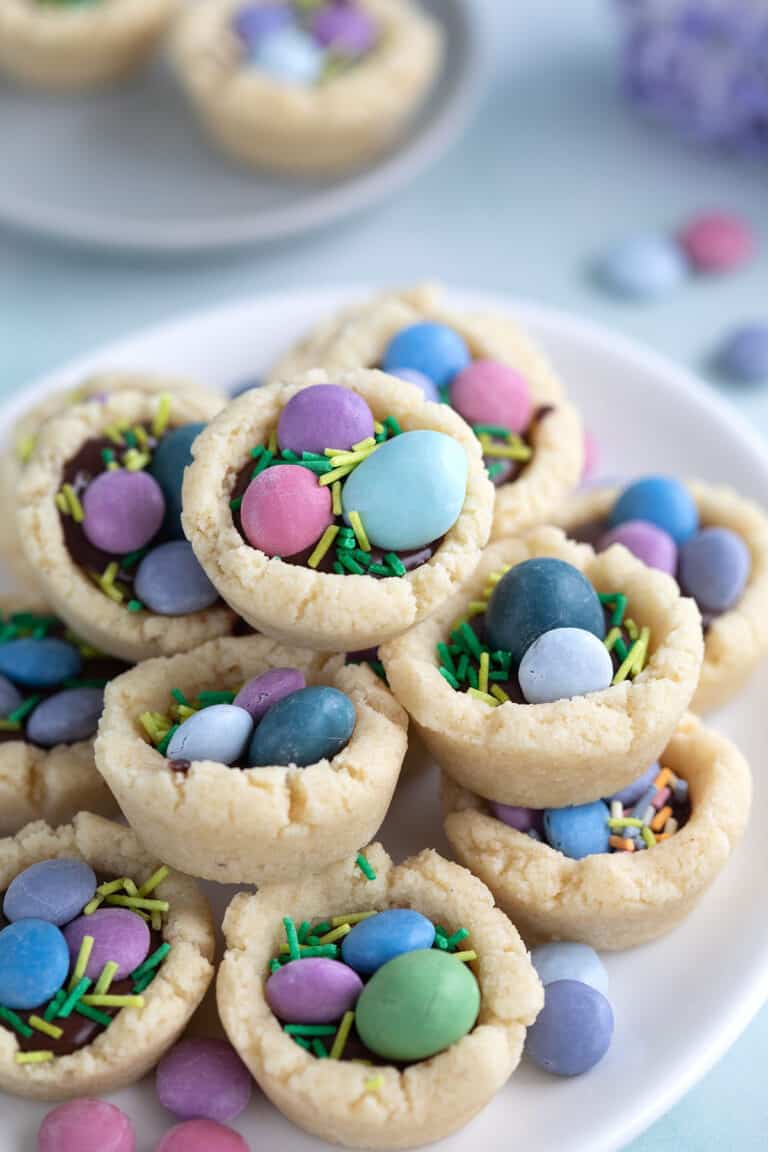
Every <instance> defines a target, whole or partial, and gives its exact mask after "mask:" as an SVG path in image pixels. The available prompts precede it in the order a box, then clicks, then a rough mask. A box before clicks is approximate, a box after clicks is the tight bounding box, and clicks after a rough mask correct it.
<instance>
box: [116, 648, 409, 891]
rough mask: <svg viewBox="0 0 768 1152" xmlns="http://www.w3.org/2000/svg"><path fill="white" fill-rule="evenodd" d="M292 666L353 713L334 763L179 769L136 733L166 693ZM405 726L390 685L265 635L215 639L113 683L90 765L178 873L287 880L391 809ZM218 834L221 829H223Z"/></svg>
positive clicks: (330, 855) (367, 831)
mask: <svg viewBox="0 0 768 1152" xmlns="http://www.w3.org/2000/svg"><path fill="white" fill-rule="evenodd" d="M282 667H292V668H299V669H300V670H301V671H302V672H303V673H304V675H305V678H306V680H307V682H308V684H328V685H331V686H332V687H334V688H338V689H340V690H341V691H342V692H345V693H346V694H347V695H348V696H349V697H350V699H351V700H352V702H353V704H354V706H355V730H354V732H353V733H352V738H351V739H350V741H349V743H348V744H347V746H346V747H345V748H344V749H342V751H341V752H339V753H338V755H337V756H334V758H333V760H330V761H329V760H321V761H319V762H318V763H316V764H311V765H309V766H308V767H306V768H297V767H295V766H293V767H289V768H286V767H269V768H246V769H239V768H230V767H227V766H226V765H224V764H220V763H215V762H213V761H199V762H193V763H192V764H191V765H190V767H189V769H188V771H186V772H175V771H172V770H171V769H170V768H169V767H168V761H167V760H166V758H165V757H164V756H162V755H161V754H160V753H159V752H157V751H156V750H155V749H154V748H153V747H152V746H151V745H150V744H149V743H147V740H146V736H145V734H144V733H143V731H142V729H141V727H140V724H139V717H140V716H141V714H142V713H144V712H153V711H161V712H162V711H165V709H166V708H167V707H168V702H169V699H170V693H171V689H172V688H180V689H181V690H182V691H183V692H184V693H185V695H186V696H187V697H188V699H193V698H194V697H195V696H197V694H198V692H201V691H205V690H207V689H219V688H231V689H232V690H235V691H236V690H237V689H239V688H240V687H241V686H242V684H243V683H244V682H245V681H246V680H249V679H251V677H253V676H257V675H259V674H260V673H262V672H265V671H267V669H269V668H282ZM407 727H408V718H407V716H406V714H405V712H404V711H403V709H402V708H401V707H400V706H399V704H397V703H396V702H395V700H394V699H393V697H392V695H391V694H390V692H389V691H388V689H387V687H386V685H385V684H384V683H383V682H382V681H381V680H380V679H379V678H378V677H377V676H376V675H375V673H374V672H372V671H371V669H370V668H368V667H367V666H365V665H357V664H355V665H352V664H350V665H348V666H344V657H343V656H332V657H329V656H321V655H318V654H316V653H312V652H309V651H307V650H302V649H297V648H285V647H283V646H281V645H279V644H277V643H275V642H274V641H273V640H269V639H267V638H266V637H264V636H254V637H247V638H243V639H236V640H216V641H213V642H212V643H210V644H205V645H203V647H201V648H198V649H197V650H196V651H194V652H190V653H186V654H184V655H180V656H174V657H171V658H170V659H159V660H151V661H148V662H147V663H145V664H142V665H141V666H140V667H138V668H135V669H133V670H131V671H130V672H126V673H125V674H124V675H123V676H119V677H118V678H117V679H116V680H113V681H112V683H111V684H110V685H109V686H108V688H107V692H106V701H105V708H104V715H103V717H102V722H101V726H100V728H99V735H98V739H97V741H96V763H97V765H98V768H99V771H100V772H101V773H102V775H103V776H104V778H105V779H106V781H107V783H108V784H109V786H110V788H111V789H112V791H113V792H114V794H115V796H116V797H117V800H118V803H119V804H120V805H121V807H122V809H123V811H124V813H125V815H126V817H127V818H128V820H129V822H130V823H131V824H132V826H133V827H134V828H135V829H136V831H137V834H138V835H139V837H140V838H141V840H142V841H143V842H144V843H145V844H146V845H147V847H148V848H149V849H150V850H151V851H154V852H159V853H161V854H162V856H163V859H164V860H166V861H168V862H169V863H170V864H171V865H172V866H173V867H176V868H179V869H181V871H183V872H188V873H189V874H190V875H193V876H202V877H204V878H205V879H207V880H219V881H222V882H226V883H247V884H271V883H275V882H277V881H285V880H294V879H297V878H298V877H300V876H302V875H304V874H305V873H306V871H307V870H308V869H311V870H314V869H317V868H322V867H324V866H325V865H326V864H330V863H332V862H333V861H335V860H340V859H342V858H343V857H345V856H347V855H349V854H350V853H352V855H354V853H355V852H356V851H357V849H358V848H359V847H360V846H361V844H366V843H367V842H368V840H370V838H371V837H372V836H374V835H375V834H376V832H377V831H378V829H379V827H380V826H381V824H382V822H383V820H384V817H385V815H386V813H387V809H388V807H389V804H390V801H391V799H392V794H393V792H394V790H395V785H396V784H397V780H398V777H399V774H400V768H401V767H402V762H403V758H404V756H405V750H406V745H407V737H406V732H407ZM222 830H225V831H224V832H223V831H222Z"/></svg>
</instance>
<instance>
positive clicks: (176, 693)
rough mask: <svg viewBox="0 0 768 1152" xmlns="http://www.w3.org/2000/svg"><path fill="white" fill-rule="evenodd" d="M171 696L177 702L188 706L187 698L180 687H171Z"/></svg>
mask: <svg viewBox="0 0 768 1152" xmlns="http://www.w3.org/2000/svg"><path fill="white" fill-rule="evenodd" d="M171 696H173V698H174V700H175V701H176V703H177V704H184V705H186V707H187V708H188V707H189V700H187V698H186V696H185V695H184V693H183V692H182V690H181V688H171Z"/></svg>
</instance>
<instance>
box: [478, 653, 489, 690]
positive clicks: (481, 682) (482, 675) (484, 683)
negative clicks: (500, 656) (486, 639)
mask: <svg viewBox="0 0 768 1152" xmlns="http://www.w3.org/2000/svg"><path fill="white" fill-rule="evenodd" d="M490 670H491V657H490V656H489V654H488V653H487V652H481V653H480V671H479V672H478V675H477V688H478V691H479V692H484V693H485V695H486V696H487V695H488V673H489V672H490Z"/></svg>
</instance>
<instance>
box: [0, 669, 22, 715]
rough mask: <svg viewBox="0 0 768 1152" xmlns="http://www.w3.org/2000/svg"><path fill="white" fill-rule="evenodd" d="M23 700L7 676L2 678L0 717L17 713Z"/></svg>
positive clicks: (0, 677) (0, 680) (0, 683)
mask: <svg viewBox="0 0 768 1152" xmlns="http://www.w3.org/2000/svg"><path fill="white" fill-rule="evenodd" d="M23 699H24V697H23V696H22V694H21V692H19V690H18V688H17V687H16V685H15V684H11V682H10V680H9V679H8V678H7V676H0V716H3V717H4V716H8V715H9V714H10V713H11V712H15V711H16V709H17V708H18V707H19V705H20V704H21V703H22V701H23Z"/></svg>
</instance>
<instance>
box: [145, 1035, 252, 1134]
mask: <svg viewBox="0 0 768 1152" xmlns="http://www.w3.org/2000/svg"><path fill="white" fill-rule="evenodd" d="M155 1087H156V1088H157V1095H158V1099H159V1100H160V1103H161V1104H162V1105H163V1107H164V1108H167V1109H168V1111H169V1112H172V1113H173V1115H174V1116H176V1117H178V1119H179V1120H194V1119H195V1118H196V1117H199V1118H204V1119H207V1120H216V1121H218V1122H219V1123H220V1124H226V1123H227V1122H228V1121H229V1120H234V1119H235V1117H236V1116H239V1115H240V1113H241V1112H243V1111H244V1110H245V1109H246V1108H247V1107H248V1102H249V1100H250V1098H251V1090H252V1087H253V1083H252V1080H251V1074H250V1072H249V1071H248V1069H247V1068H246V1066H245V1064H243V1062H242V1060H241V1059H240V1057H239V1056H238V1054H237V1052H236V1051H235V1050H234V1048H233V1047H232V1045H231V1044H229V1043H227V1041H226V1040H213V1039H211V1040H208V1039H202V1038H200V1039H189V1040H182V1041H181V1043H179V1044H177V1045H176V1046H175V1048H171V1050H170V1051H169V1052H166V1054H165V1056H163V1058H162V1060H161V1061H160V1063H159V1064H158V1066H157V1072H156V1073H155Z"/></svg>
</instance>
